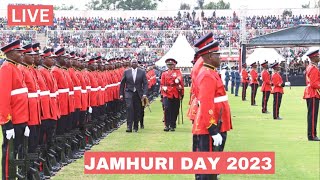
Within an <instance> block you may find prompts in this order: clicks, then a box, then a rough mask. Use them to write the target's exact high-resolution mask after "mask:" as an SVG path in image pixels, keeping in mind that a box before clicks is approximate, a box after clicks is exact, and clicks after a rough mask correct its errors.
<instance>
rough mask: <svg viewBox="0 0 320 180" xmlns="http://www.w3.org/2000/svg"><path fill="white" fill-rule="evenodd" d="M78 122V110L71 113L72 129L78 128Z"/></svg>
mask: <svg viewBox="0 0 320 180" xmlns="http://www.w3.org/2000/svg"><path fill="white" fill-rule="evenodd" d="M79 120H80V109H75V111H74V113H73V120H72V129H75V128H77V127H78V125H79Z"/></svg>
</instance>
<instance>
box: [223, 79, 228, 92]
mask: <svg viewBox="0 0 320 180" xmlns="http://www.w3.org/2000/svg"><path fill="white" fill-rule="evenodd" d="M225 83H226V84H225V85H224V88H225V89H226V91H228V86H229V80H226V82H225Z"/></svg>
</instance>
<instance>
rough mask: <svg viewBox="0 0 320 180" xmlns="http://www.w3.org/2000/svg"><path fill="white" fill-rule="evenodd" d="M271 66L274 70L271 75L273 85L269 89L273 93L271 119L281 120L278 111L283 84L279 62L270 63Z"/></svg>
mask: <svg viewBox="0 0 320 180" xmlns="http://www.w3.org/2000/svg"><path fill="white" fill-rule="evenodd" d="M271 68H273V70H274V73H273V75H272V77H271V82H272V85H273V88H272V91H271V93H272V94H273V119H275V120H282V118H281V117H279V111H280V105H281V100H282V94H283V87H284V85H285V84H284V82H283V80H282V77H281V75H280V69H281V67H280V65H279V63H274V64H273V65H271Z"/></svg>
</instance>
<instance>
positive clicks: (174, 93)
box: [160, 58, 184, 131]
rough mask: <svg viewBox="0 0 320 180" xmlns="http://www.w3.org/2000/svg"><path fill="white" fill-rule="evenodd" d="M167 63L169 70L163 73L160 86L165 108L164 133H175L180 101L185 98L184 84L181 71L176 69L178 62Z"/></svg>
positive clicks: (173, 60) (168, 60)
mask: <svg viewBox="0 0 320 180" xmlns="http://www.w3.org/2000/svg"><path fill="white" fill-rule="evenodd" d="M165 62H166V64H167V66H168V70H167V71H165V72H163V73H162V75H161V84H160V85H161V94H162V96H163V98H164V107H165V118H164V119H165V128H164V131H169V130H170V131H175V128H176V121H177V117H178V114H179V108H180V100H181V99H183V96H184V84H183V78H182V73H181V71H180V69H176V68H175V65H176V64H177V61H176V60H175V59H173V58H169V59H167V60H166V61H165Z"/></svg>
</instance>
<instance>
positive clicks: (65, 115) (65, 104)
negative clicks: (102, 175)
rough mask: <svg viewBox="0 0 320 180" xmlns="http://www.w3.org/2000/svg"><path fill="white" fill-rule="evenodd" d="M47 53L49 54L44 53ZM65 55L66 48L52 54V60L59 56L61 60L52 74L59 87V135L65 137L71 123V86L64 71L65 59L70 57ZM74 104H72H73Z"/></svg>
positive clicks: (57, 61) (58, 59) (58, 60)
mask: <svg viewBox="0 0 320 180" xmlns="http://www.w3.org/2000/svg"><path fill="white" fill-rule="evenodd" d="M45 53H49V52H46V51H44V54H45ZM50 53H51V52H50ZM63 53H64V48H61V49H59V50H57V51H56V52H55V55H54V54H51V55H50V57H51V58H57V55H58V57H59V58H57V60H56V63H55V66H54V67H53V68H52V69H51V73H52V75H53V77H54V78H55V80H56V82H57V85H58V93H59V95H58V98H57V99H58V105H59V108H60V113H61V116H60V119H59V120H58V122H57V135H63V134H64V133H65V132H67V127H68V126H67V125H68V123H69V122H68V121H69V113H70V112H71V110H70V109H69V108H70V106H69V92H70V89H69V84H68V81H66V73H67V72H66V70H65V69H64V66H65V64H66V61H65V58H66V57H67V56H68V55H67V54H63ZM71 103H72V102H71Z"/></svg>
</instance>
